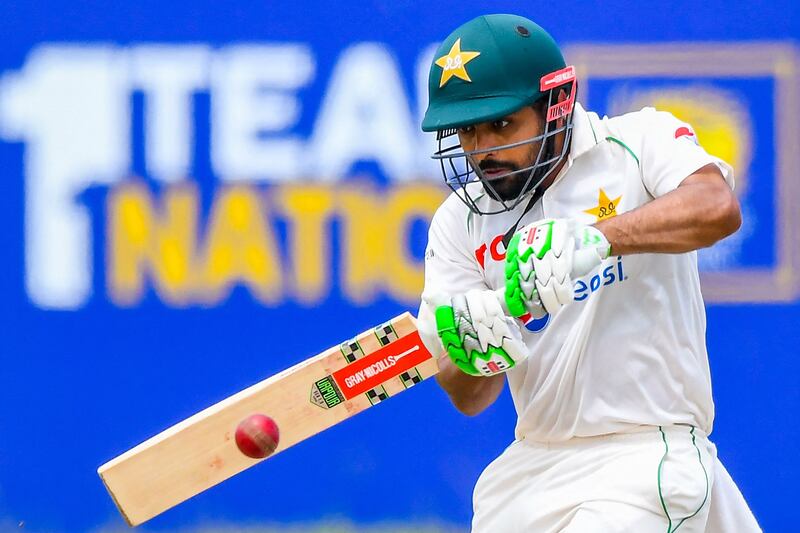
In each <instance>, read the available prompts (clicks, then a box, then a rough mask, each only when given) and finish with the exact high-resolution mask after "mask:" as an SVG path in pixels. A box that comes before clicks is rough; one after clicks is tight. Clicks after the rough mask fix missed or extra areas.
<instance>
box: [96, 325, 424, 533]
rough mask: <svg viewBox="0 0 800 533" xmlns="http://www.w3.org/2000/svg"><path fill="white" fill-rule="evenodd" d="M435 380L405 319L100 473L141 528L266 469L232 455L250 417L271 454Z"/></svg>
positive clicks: (169, 432) (220, 407)
mask: <svg viewBox="0 0 800 533" xmlns="http://www.w3.org/2000/svg"><path fill="white" fill-rule="evenodd" d="M437 372H438V366H437V364H436V359H435V358H434V357H433V356H432V355H431V354H430V352H428V351H427V349H426V348H425V346H424V345H423V344H422V341H421V340H420V338H419V333H418V332H417V327H416V322H415V320H414V317H412V316H411V315H410V314H409V313H404V314H402V315H400V316H398V317H395V318H393V319H392V320H390V321H389V322H386V323H385V324H382V325H380V326H378V327H376V328H373V329H372V330H369V331H365V332H364V333H362V334H360V335H358V336H357V337H355V338H353V339H351V340H349V341H346V342H344V343H342V344H341V345H339V346H335V347H332V348H330V349H328V350H326V351H324V352H322V353H321V354H319V355H316V356H314V357H311V358H310V359H307V360H305V361H303V362H301V363H298V364H297V365H295V366H293V367H291V368H289V369H287V370H284V371H283V372H280V373H279V374H276V375H274V376H272V377H270V378H267V379H265V380H264V381H261V382H260V383H256V384H255V385H253V386H251V387H249V388H247V389H245V390H243V391H241V392H239V393H237V394H234V395H233V396H231V397H229V398H226V399H225V400H222V401H221V402H219V403H217V404H215V405H212V406H211V407H209V408H207V409H205V410H203V411H201V412H199V413H197V414H195V415H193V416H191V417H189V418H187V419H186V420H184V421H182V422H180V423H178V424H176V425H174V426H172V427H170V428H168V429H166V430H165V431H163V432H161V433H159V434H158V435H156V436H154V437H152V438H151V439H148V440H147V441H145V442H143V443H141V444H140V445H138V446H136V447H135V448H133V449H131V450H129V451H127V452H125V453H123V454H122V455H120V456H119V457H116V458H114V459H112V460H111V461H109V462H108V463H106V464H104V465H103V466H101V467H100V468H99V469H98V474H99V475H100V477H101V478H102V480H103V483H104V484H105V486H106V488H107V489H108V492H109V493H110V494H111V497H112V498H113V499H114V502H115V503H116V504H117V507H118V508H119V510H120V512H121V513H122V515H123V516H124V517H125V519H126V521H127V522H128V524H130V525H132V526H135V525H139V524H141V523H143V522H145V521H147V520H149V519H151V518H153V517H154V516H156V515H158V514H161V513H162V512H164V511H166V510H167V509H170V508H171V507H174V506H175V505H178V504H179V503H181V502H183V501H185V500H187V499H189V498H191V497H192V496H195V495H196V494H199V493H200V492H203V491H204V490H206V489H208V488H210V487H213V486H214V485H216V484H218V483H220V482H222V481H224V480H226V479H228V478H230V477H231V476H233V475H235V474H237V473H239V472H241V471H242V470H245V469H246V468H249V467H251V466H253V465H255V464H257V463H259V462H261V461H263V460H264V459H252V458H250V457H247V456H245V455H244V454H243V453H241V452H240V451H239V450H238V448H237V447H236V443H235V441H234V432H235V430H236V426H237V424H238V423H239V422H241V421H242V420H243V419H244V418H246V417H247V416H248V415H251V414H253V413H263V414H266V415H268V416H270V417H272V418H273V419H274V420H275V422H276V423H277V425H278V427H279V429H280V433H281V435H280V442H279V443H278V447H277V448H276V450H275V452H274V453H273V454H272V455H275V454H277V453H280V452H281V451H283V450H285V449H287V448H290V447H291V446H293V445H295V444H297V443H298V442H301V441H303V440H305V439H307V438H309V437H311V436H313V435H315V434H317V433H319V432H320V431H322V430H324V429H327V428H329V427H331V426H333V425H335V424H338V423H339V422H341V421H343V420H345V419H347V418H350V417H351V416H353V415H355V414H357V413H360V412H361V411H363V410H365V409H367V408H369V407H371V406H373V405H375V404H377V403H380V402H381V401H383V400H386V399H387V398H389V397H391V396H394V395H395V394H398V393H400V392H402V391H404V390H405V389H407V388H409V387H412V386H413V385H415V384H416V383H419V382H420V381H422V380H424V379H427V378H429V377H431V376H433V375H434V374H436V373H437ZM272 455H271V456H272ZM271 456H270V457H271Z"/></svg>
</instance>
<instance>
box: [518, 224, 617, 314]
mask: <svg viewBox="0 0 800 533" xmlns="http://www.w3.org/2000/svg"><path fill="white" fill-rule="evenodd" d="M610 253H611V245H610V244H609V242H608V239H606V237H605V235H603V233H602V232H601V231H600V230H598V229H597V228H595V227H594V226H586V225H584V224H580V223H578V222H576V221H574V220H571V219H544V220H538V221H536V222H533V223H531V224H528V225H527V226H525V227H524V228H522V229H521V230H519V231H518V232H517V233H516V234H515V235H514V237H512V239H511V242H509V243H508V251H507V252H506V265H505V280H506V281H505V303H506V306H508V310H509V312H510V313H511V315H512V316H515V317H519V316H522V315H524V314H525V313H530V314H531V315H532V316H533V317H534V318H538V317H541V316H544V314H545V313H550V314H551V315H555V314H556V313H558V311H559V310H560V309H561V308H562V307H563V306H565V305H567V304H568V303H569V302H571V301H572V300H573V282H572V280H573V278H575V277H580V276H583V275H585V274H588V273H589V272H591V271H592V269H594V268H595V267H597V266H598V265H599V264H600V263H601V262H602V261H603V260H604V259H605V258H607V257H608V256H609V254H610Z"/></svg>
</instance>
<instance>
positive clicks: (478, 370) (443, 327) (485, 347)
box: [419, 290, 528, 376]
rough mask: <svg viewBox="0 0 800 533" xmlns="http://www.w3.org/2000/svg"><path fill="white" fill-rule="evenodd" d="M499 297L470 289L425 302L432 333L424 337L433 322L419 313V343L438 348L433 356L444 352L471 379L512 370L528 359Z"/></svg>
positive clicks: (518, 332)
mask: <svg viewBox="0 0 800 533" xmlns="http://www.w3.org/2000/svg"><path fill="white" fill-rule="evenodd" d="M500 298H502V295H498V293H496V292H495V291H490V290H471V291H468V292H467V293H466V294H460V295H456V296H453V297H443V296H439V297H437V298H434V300H438V301H428V302H426V305H427V307H429V308H430V309H431V310H432V311H433V312H434V315H435V316H434V317H433V318H435V324H436V333H435V336H434V335H432V334H431V333H432V332H429V333H428V335H425V332H426V331H425V330H429V329H431V328H430V326H431V325H432V322H433V321H431V318H432V317H430V315H429V314H428V313H426V314H427V315H428V316H423V312H422V311H420V324H419V326H420V333H421V334H422V335H423V341H426V345H428V344H431V343H436V344H437V345H439V346H441V347H442V350H438V351H435V352H434V353H441V351H443V350H446V351H447V353H448V355H449V356H450V359H451V360H452V361H453V363H454V364H455V365H456V366H457V367H458V368H460V369H461V370H462V371H463V372H465V373H467V374H469V375H471V376H493V375H495V374H500V373H502V372H505V371H507V370H509V369H511V368H513V367H514V366H515V365H516V364H518V363H519V362H520V361H522V360H524V359H525V358H526V357H527V356H528V349H527V347H526V346H525V343H524V342H523V341H522V335H521V333H520V329H519V324H518V322H517V321H516V320H514V319H512V318H510V317H509V316H507V315H506V313H505V312H504V311H503V309H502V307H501V304H500ZM431 337H434V338H433V339H431ZM426 339H427V340H426ZM439 343H441V344H439ZM429 349H430V346H429Z"/></svg>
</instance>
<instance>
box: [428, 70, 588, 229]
mask: <svg viewBox="0 0 800 533" xmlns="http://www.w3.org/2000/svg"><path fill="white" fill-rule="evenodd" d="M565 87H566V89H567V90H568V93H569V96H568V98H567V99H566V100H564V101H563V102H559V103H553V100H554V99H557V97H558V96H557V95H558V94H559V92H560V90H561V89H562V88H565ZM540 90H541V91H542V92H545V94H547V105H546V107H545V109H546V110H547V113H546V117H545V118H546V120H545V126H544V131H543V132H542V134H541V135H537V136H536V137H532V138H530V139H525V140H522V141H518V142H515V143H511V144H506V145H502V146H495V147H492V148H485V149H482V150H464V149H463V148H462V147H461V145H460V143H459V140H458V129H455V128H452V129H446V130H439V131H437V135H436V138H437V141H438V143H439V145H438V149H437V151H436V152H435V153H434V154H433V156H432V158H433V159H436V160H438V161H439V165H440V168H441V171H442V175H443V176H444V181H445V183H446V184H447V186H448V187H450V189H452V190H453V191H454V192H455V193H456V196H458V198H459V199H460V200H461V201H462V202H464V204H466V205H467V207H469V209H470V210H471V211H472V212H474V213H475V214H478V215H493V214H497V213H504V212H507V211H512V210H513V209H514V208H516V207H517V206H518V205H519V204H520V203H521V202H523V201H524V200H525V199H527V198H529V197H530V196H532V195H533V194H534V192H535V191H536V189H537V188H538V187H539V186H540V185H541V184H542V182H544V180H546V179H547V178H548V177H550V175H551V174H552V172H553V170H555V169H556V168H557V167H558V165H559V163H560V162H561V161H563V160H564V158H565V157H566V156H567V154H568V153H569V147H570V144H571V142H570V141H571V140H572V117H573V115H572V111H573V109H574V106H575V96H576V93H577V83H576V81H575V68H574V67H572V66H568V67H566V68H564V69H561V70H558V71H556V72H552V73H550V74H548V75H546V76H543V77H542V78H541V80H540ZM560 120H563V121H564V122H563V124H562V125H560V126H559V125H558V121H560ZM561 133H564V144H563V145H562V147H561V150H559V152H558V153H555V139H556V136H557V135H559V134H561ZM536 143H539V149H538V152H537V154H536V158H535V159H534V160H533V163H532V164H530V165H528V166H526V167H524V168H520V169H517V170H513V171H511V172H507V173H505V174H502V175H500V176H494V177H492V178H487V177H486V176H484V174H483V172H482V171H481V169H480V168H475V166H474V165H473V163H472V162H473V161H474V159H473V156H476V155H480V154H485V153H488V152H500V151H502V150H507V149H509V148H516V147H519V146H526V145H527V146H533V145H535V144H536ZM512 176H517V177H518V178H519V179H524V180H525V181H524V184H523V185H522V188H521V189H520V192H519V193H518V194H517V196H516V197H515V198H506V199H504V198H502V197H501V196H500V194H498V192H497V190H496V189H495V187H494V185H493V182H495V181H497V180H502V179H505V178H508V177H512ZM485 194H488V195H489V197H490V198H492V199H493V200H495V204H491V203H490V204H489V205H488V206H487V205H484V207H481V206H479V205H478V201H479V200H480V199H481V198H482V197H483V196H484V195H485Z"/></svg>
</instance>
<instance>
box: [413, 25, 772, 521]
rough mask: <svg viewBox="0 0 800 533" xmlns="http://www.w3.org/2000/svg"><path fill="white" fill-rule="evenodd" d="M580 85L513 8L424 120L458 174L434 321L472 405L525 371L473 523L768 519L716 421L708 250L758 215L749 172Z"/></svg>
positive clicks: (448, 67)
mask: <svg viewBox="0 0 800 533" xmlns="http://www.w3.org/2000/svg"><path fill="white" fill-rule="evenodd" d="M577 89H578V80H577V79H576V76H575V70H574V68H573V67H571V66H568V65H567V64H566V62H565V61H564V58H563V56H562V54H561V51H560V50H559V48H558V46H557V45H556V43H555V42H554V41H553V39H552V38H551V37H550V35H548V34H547V33H546V32H545V31H544V30H543V29H542V28H540V27H539V26H537V25H536V24H535V23H533V22H532V21H530V20H528V19H526V18H523V17H519V16H513V15H488V16H482V17H478V18H476V19H474V20H471V21H469V22H467V23H466V24H464V25H463V26H461V27H459V28H458V29H456V30H455V31H454V32H453V33H452V34H450V36H448V37H447V38H446V39H445V40H444V42H443V43H442V44H441V46H440V47H439V49H438V50H437V51H436V54H435V56H434V61H433V64H432V65H431V69H430V78H429V105H428V108H427V111H426V113H425V117H424V119H423V121H422V129H423V130H424V131H427V132H436V135H437V139H438V142H439V147H438V150H437V152H436V153H435V154H434V156H433V157H434V158H435V159H437V160H438V161H439V162H440V164H441V168H442V171H443V174H444V178H445V181H446V183H447V184H448V185H449V186H450V188H451V189H452V190H453V192H452V194H450V196H449V197H448V198H447V200H446V201H445V202H444V203H443V204H442V205H441V206H440V207H439V209H438V210H437V212H436V214H435V215H434V217H433V220H432V222H431V226H430V232H429V242H428V247H427V250H426V254H425V289H424V292H423V296H422V305H421V308H420V313H419V325H420V329H421V331H422V334H423V339H424V341H425V343H426V345H427V346H428V348H429V349H430V350H431V352H432V353H435V354H443V355H442V356H441V357H440V361H439V363H440V366H441V372H440V374H439V375H438V376H437V380H438V382H439V384H440V385H441V387H442V388H443V389H444V390H445V391H446V392H447V394H448V395H449V397H450V398H451V400H452V402H453V404H454V405H455V406H456V408H457V409H458V410H459V411H461V412H462V413H464V414H467V415H476V414H478V413H480V412H481V411H483V410H484V409H486V408H487V407H488V406H490V405H491V404H492V403H493V402H494V401H495V400H496V399H497V397H498V395H499V394H500V392H501V391H502V389H503V387H504V386H505V383H506V381H507V382H508V385H509V387H510V389H511V396H512V398H513V402H514V406H515V408H516V412H517V424H516V428H515V439H514V441H513V442H512V443H511V445H510V446H509V447H508V448H507V449H506V450H505V451H503V453H502V454H501V455H500V456H499V457H498V458H497V459H496V460H494V461H493V462H492V463H491V464H490V465H489V466H488V467H487V468H486V469H485V470H484V472H483V474H482V475H481V476H480V478H479V480H478V482H477V484H476V486H475V489H474V496H473V498H474V517H473V523H472V528H473V531H474V532H476V533H512V532H518V531H519V532H522V531H525V532H528V531H531V532H570V533H575V532H581V533H583V532H604V533H609V532H635V533H649V532H654V533H655V532H659V533H664V532H666V533H672V532H674V531H679V530H680V531H681V532H683V533H691V532H703V531H714V532H750V531H760V529H759V526H758V524H757V523H756V521H755V519H754V518H753V515H752V513H751V512H750V510H749V508H748V506H747V504H746V502H745V501H744V499H743V498H742V496H741V493H740V492H739V490H738V488H737V487H736V485H735V484H734V482H733V480H732V479H731V478H730V476H729V475H728V473H727V472H726V471H725V469H724V467H723V466H722V464H721V463H720V461H719V460H718V459H717V455H716V448H715V447H714V444H713V443H712V442H711V441H710V440H709V439H708V435H709V434H710V433H711V429H712V423H713V419H714V404H713V401H712V397H711V379H710V374H709V367H708V355H707V353H706V345H705V325H706V318H705V310H704V304H703V299H702V296H701V293H700V281H699V277H698V271H697V252H696V250H698V249H699V248H703V247H706V246H710V245H712V244H714V243H715V242H716V241H718V240H720V239H722V238H724V237H726V236H728V235H730V234H732V233H733V232H735V231H736V230H737V229H738V228H739V226H740V224H741V214H740V209H739V205H738V202H737V200H736V197H735V196H734V194H733V191H732V189H733V186H734V179H733V169H732V168H731V167H730V166H729V165H728V164H727V163H725V162H724V161H721V160H720V159H717V158H716V157H713V156H711V155H709V154H708V153H706V151H705V150H704V149H703V148H702V147H701V146H700V145H699V144H698V142H697V138H696V137H695V134H694V132H693V130H692V128H691V126H690V125H688V124H686V123H684V122H681V121H679V120H677V119H676V118H675V117H674V116H672V115H670V114H669V113H665V112H659V111H656V110H654V109H652V108H645V109H642V110H641V111H638V112H634V113H629V114H626V115H622V116H618V117H613V118H607V117H605V118H600V117H599V116H598V115H597V114H595V113H592V112H588V111H586V110H584V109H583V107H581V105H580V104H579V103H578V102H577V100H576V94H577ZM461 446H469V443H461Z"/></svg>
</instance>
